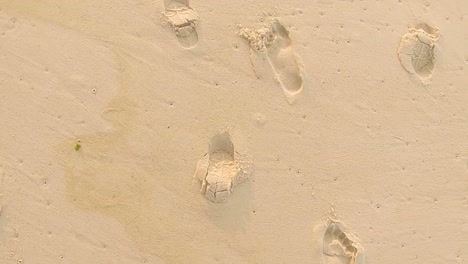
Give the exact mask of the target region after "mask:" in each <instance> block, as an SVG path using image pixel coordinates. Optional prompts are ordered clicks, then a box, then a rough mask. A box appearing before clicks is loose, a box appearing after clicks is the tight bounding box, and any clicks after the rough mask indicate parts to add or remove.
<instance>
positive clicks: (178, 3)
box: [163, 0, 200, 49]
mask: <svg viewBox="0 0 468 264" xmlns="http://www.w3.org/2000/svg"><path fill="white" fill-rule="evenodd" d="M164 8H165V10H166V11H165V12H164V13H163V15H164V17H165V18H166V22H167V23H169V24H171V26H172V29H173V30H174V32H175V34H176V36H177V39H178V41H179V44H180V45H181V46H182V47H183V48H186V49H190V48H194V47H195V46H196V45H197V43H198V33H197V30H196V27H197V25H198V22H199V21H200V16H199V15H198V13H197V12H196V11H195V10H193V9H192V8H191V7H190V6H189V1H188V0H165V1H164Z"/></svg>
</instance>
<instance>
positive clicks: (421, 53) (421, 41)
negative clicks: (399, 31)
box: [398, 24, 440, 84]
mask: <svg viewBox="0 0 468 264" xmlns="http://www.w3.org/2000/svg"><path fill="white" fill-rule="evenodd" d="M439 36H440V33H439V29H438V28H436V27H431V26H429V25H427V24H419V25H417V26H416V27H415V28H410V29H409V32H408V33H406V34H405V35H403V37H402V38H401V42H400V47H399V48H398V58H399V59H400V63H401V65H402V66H403V68H405V70H406V71H407V72H409V73H415V74H417V75H418V76H419V78H420V79H421V81H422V83H423V84H429V83H430V81H431V78H432V72H433V70H434V47H435V43H436V41H437V40H438V39H439Z"/></svg>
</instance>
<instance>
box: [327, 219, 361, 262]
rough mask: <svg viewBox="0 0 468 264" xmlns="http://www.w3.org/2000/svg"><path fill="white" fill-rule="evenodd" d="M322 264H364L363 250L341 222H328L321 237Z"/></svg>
mask: <svg viewBox="0 0 468 264" xmlns="http://www.w3.org/2000/svg"><path fill="white" fill-rule="evenodd" d="M322 257H323V264H364V262H365V257H364V250H363V248H362V247H361V245H360V244H359V243H358V242H357V238H356V237H354V236H353V235H352V234H350V233H349V232H347V231H346V229H345V227H344V225H343V223H342V222H340V221H337V220H329V222H328V225H327V227H326V231H325V234H324V235H323V254H322Z"/></svg>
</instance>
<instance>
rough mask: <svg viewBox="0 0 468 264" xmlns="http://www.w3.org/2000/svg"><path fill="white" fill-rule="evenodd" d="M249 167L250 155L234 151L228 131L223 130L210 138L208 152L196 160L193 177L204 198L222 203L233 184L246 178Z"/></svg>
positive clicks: (228, 194)
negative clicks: (198, 182) (199, 184)
mask: <svg viewBox="0 0 468 264" xmlns="http://www.w3.org/2000/svg"><path fill="white" fill-rule="evenodd" d="M251 168H252V161H251V159H250V157H248V156H247V155H240V154H238V153H237V152H235V151H234V145H233V143H232V141H231V137H230V135H229V133H227V132H223V133H220V134H218V135H215V136H214V137H213V138H212V139H211V142H210V145H209V147H208V153H207V154H205V156H204V157H203V158H202V159H200V160H199V161H198V163H197V168H196V170H195V175H194V176H193V178H194V179H197V180H198V181H200V182H201V189H200V192H201V193H202V194H203V195H204V196H205V198H206V199H208V200H210V201H212V202H215V203H222V202H225V201H226V200H227V199H228V198H229V196H230V195H231V192H232V188H233V187H234V186H236V185H238V184H240V183H242V182H244V181H246V180H248V178H249V175H250V173H251V171H252V170H251Z"/></svg>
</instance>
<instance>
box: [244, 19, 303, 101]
mask: <svg viewBox="0 0 468 264" xmlns="http://www.w3.org/2000/svg"><path fill="white" fill-rule="evenodd" d="M237 34H238V35H239V36H241V37H243V38H245V39H247V40H248V41H249V43H250V47H251V48H252V49H253V50H255V51H261V52H265V54H266V57H267V60H268V63H269V64H270V66H271V68H272V70H273V72H274V74H275V76H276V78H277V80H278V82H279V83H280V85H281V88H282V89H283V92H284V94H285V95H286V97H287V98H288V100H289V102H292V101H294V97H295V96H296V95H297V94H299V93H301V92H302V90H303V88H304V79H303V69H302V67H301V65H300V63H299V60H300V59H299V56H298V55H297V54H296V53H295V52H294V51H293V49H292V41H291V38H290V37H289V32H288V30H286V28H285V27H284V26H283V25H282V24H281V23H280V22H279V21H278V20H277V19H273V20H271V21H270V22H269V23H267V24H264V25H263V28H260V29H256V30H255V29H249V28H241V29H240V30H239V31H238V32H237Z"/></svg>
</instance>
